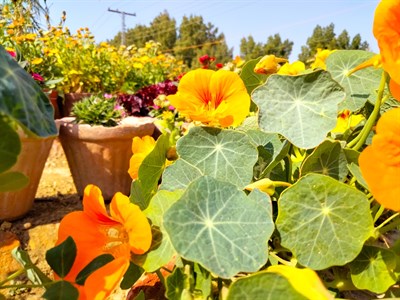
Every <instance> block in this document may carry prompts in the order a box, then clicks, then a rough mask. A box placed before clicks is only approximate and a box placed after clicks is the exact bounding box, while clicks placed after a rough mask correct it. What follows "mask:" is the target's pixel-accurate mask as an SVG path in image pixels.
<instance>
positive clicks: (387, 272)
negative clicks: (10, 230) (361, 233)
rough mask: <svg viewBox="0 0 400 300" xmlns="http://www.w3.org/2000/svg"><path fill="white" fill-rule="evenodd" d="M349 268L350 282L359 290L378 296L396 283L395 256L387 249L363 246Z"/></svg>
mask: <svg viewBox="0 0 400 300" xmlns="http://www.w3.org/2000/svg"><path fill="white" fill-rule="evenodd" d="M349 266H350V274H351V280H352V282H353V284H354V285H355V286H356V287H357V288H358V289H360V290H369V291H371V292H374V293H378V294H380V293H384V292H386V291H387V290H388V289H389V287H391V286H392V285H393V284H395V283H396V279H397V276H396V274H395V273H394V270H395V268H396V255H395V254H394V253H393V252H392V251H390V250H388V249H383V248H378V247H372V246H365V247H364V248H363V250H362V251H361V253H360V254H359V255H358V256H357V258H356V259H355V260H354V261H352V262H351V263H350V264H349Z"/></svg>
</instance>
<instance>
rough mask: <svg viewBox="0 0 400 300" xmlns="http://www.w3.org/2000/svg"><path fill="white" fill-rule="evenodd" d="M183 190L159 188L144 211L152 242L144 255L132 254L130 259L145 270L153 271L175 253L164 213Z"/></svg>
mask: <svg viewBox="0 0 400 300" xmlns="http://www.w3.org/2000/svg"><path fill="white" fill-rule="evenodd" d="M182 194H183V191H182V190H177V191H174V192H170V191H163V190H160V191H158V192H157V194H156V195H155V196H154V197H153V199H152V200H151V202H150V205H149V206H148V207H147V209H146V210H145V211H144V213H145V215H146V216H147V218H149V219H150V220H151V224H152V228H153V232H155V233H157V234H153V243H152V245H151V247H150V250H149V251H148V252H147V253H146V254H144V255H133V256H132V259H133V261H134V262H135V263H137V264H139V265H140V266H141V267H142V268H143V269H144V270H145V271H146V272H154V271H156V270H157V269H159V268H161V267H162V266H164V265H166V264H167V263H168V262H169V261H170V260H171V259H172V256H173V255H174V254H175V250H174V248H173V247H172V245H171V242H170V240H169V238H168V234H167V233H166V231H165V229H164V224H163V215H164V213H165V212H166V211H167V210H168V209H169V208H170V207H171V205H172V204H174V203H175V202H176V201H178V199H179V198H180V197H181V196H182Z"/></svg>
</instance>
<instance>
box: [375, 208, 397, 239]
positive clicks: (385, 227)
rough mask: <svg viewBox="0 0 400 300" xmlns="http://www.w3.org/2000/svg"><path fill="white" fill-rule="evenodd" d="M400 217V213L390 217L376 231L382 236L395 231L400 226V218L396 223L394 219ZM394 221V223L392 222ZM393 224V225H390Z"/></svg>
mask: <svg viewBox="0 0 400 300" xmlns="http://www.w3.org/2000/svg"><path fill="white" fill-rule="evenodd" d="M399 215H400V213H396V214H394V215H392V216H391V217H389V218H388V219H387V220H385V221H384V222H382V224H380V225H379V226H378V227H376V228H375V231H378V232H379V234H380V235H382V234H385V233H386V232H388V231H390V230H392V229H395V228H397V227H399V226H400V218H399V219H397V220H396V221H393V219H395V218H396V217H398V216H399ZM391 221H393V222H391ZM389 222H391V223H389Z"/></svg>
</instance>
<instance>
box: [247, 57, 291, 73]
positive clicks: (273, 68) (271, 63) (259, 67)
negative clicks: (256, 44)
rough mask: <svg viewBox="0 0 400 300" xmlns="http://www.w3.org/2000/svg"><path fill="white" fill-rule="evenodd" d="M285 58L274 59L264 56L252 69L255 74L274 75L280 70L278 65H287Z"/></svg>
mask: <svg viewBox="0 0 400 300" xmlns="http://www.w3.org/2000/svg"><path fill="white" fill-rule="evenodd" d="M287 62H288V60H287V59H286V58H280V57H276V56H275V55H265V56H264V57H263V58H261V59H260V61H259V62H258V63H257V64H256V66H255V67H254V73H257V74H265V75H269V74H275V73H276V72H278V70H279V69H280V68H281V65H280V63H287Z"/></svg>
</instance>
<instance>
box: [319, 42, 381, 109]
mask: <svg viewBox="0 0 400 300" xmlns="http://www.w3.org/2000/svg"><path fill="white" fill-rule="evenodd" d="M374 55H375V54H374V53H372V52H369V51H363V50H337V51H335V52H333V53H332V54H331V55H329V56H328V58H327V59H326V69H327V70H328V71H329V72H330V73H331V74H332V77H333V79H335V80H336V81H337V82H339V83H340V84H341V85H342V86H343V87H344V89H345V91H346V100H345V101H343V102H342V103H341V104H340V106H339V107H340V110H344V109H348V110H350V111H356V110H358V109H360V108H362V107H363V106H364V104H365V102H366V101H367V100H369V101H370V102H371V103H375V101H376V97H377V92H376V90H377V89H378V87H379V82H380V79H381V76H382V69H375V68H374V67H369V68H365V69H362V70H359V71H357V72H355V73H353V74H351V75H350V76H347V73H348V72H349V71H350V70H352V69H354V68H355V67H357V66H358V65H360V64H361V63H363V62H364V61H366V60H368V59H369V58H371V57H372V56H374Z"/></svg>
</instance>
